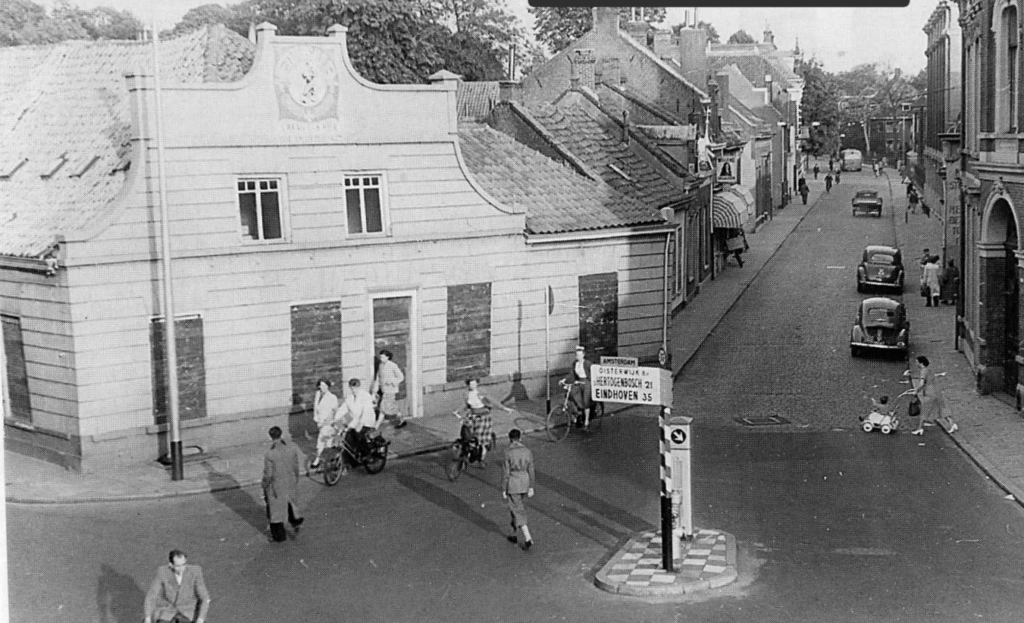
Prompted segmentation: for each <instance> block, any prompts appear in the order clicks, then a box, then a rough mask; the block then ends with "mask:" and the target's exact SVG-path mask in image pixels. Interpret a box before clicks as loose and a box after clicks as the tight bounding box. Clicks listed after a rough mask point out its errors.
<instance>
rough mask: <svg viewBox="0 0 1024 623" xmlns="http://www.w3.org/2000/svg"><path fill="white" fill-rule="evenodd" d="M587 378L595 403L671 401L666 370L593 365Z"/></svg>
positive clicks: (669, 402)
mask: <svg viewBox="0 0 1024 623" xmlns="http://www.w3.org/2000/svg"><path fill="white" fill-rule="evenodd" d="M590 378H591V381H590V385H591V398H593V399H594V400H596V401H598V402H625V403H630V404H640V405H668V404H671V396H672V375H671V373H670V372H669V371H668V370H662V369H661V368H641V367H633V366H600V365H594V366H591V367H590Z"/></svg>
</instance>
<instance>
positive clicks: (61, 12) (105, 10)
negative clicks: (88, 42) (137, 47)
mask: <svg viewBox="0 0 1024 623" xmlns="http://www.w3.org/2000/svg"><path fill="white" fill-rule="evenodd" d="M53 19H54V20H59V21H65V22H69V23H73V24H77V25H78V26H80V27H81V28H82V30H83V31H84V32H85V34H86V38H88V39H122V40H124V39H128V40H132V39H137V38H138V37H139V34H140V33H141V32H142V31H143V30H145V26H144V25H143V23H142V21H140V20H139V18H138V17H136V16H135V15H134V14H133V13H132V12H131V11H127V10H125V11H118V10H117V9H112V8H110V7H105V6H101V7H96V8H95V9H92V10H88V11H87V10H85V9H80V8H78V7H76V6H74V5H72V4H70V3H69V2H66V1H63V2H58V3H57V4H56V5H55V6H54V8H53Z"/></svg>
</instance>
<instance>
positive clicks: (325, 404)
mask: <svg viewBox="0 0 1024 623" xmlns="http://www.w3.org/2000/svg"><path fill="white" fill-rule="evenodd" d="M337 411H338V397H337V396H335V395H334V394H332V393H331V382H330V381H328V380H327V379H324V378H322V379H320V380H318V381H317V382H316V396H314V397H313V421H314V422H316V426H317V429H319V431H320V432H319V434H317V437H316V458H315V459H313V462H312V463H310V465H309V468H310V469H317V468H319V467H320V457H321V455H323V453H324V449H325V448H327V445H328V444H329V443H330V442H331V439H332V438H333V437H334V435H336V434H337V432H338V431H337V430H336V429H335V427H334V417H335V414H336V413H337Z"/></svg>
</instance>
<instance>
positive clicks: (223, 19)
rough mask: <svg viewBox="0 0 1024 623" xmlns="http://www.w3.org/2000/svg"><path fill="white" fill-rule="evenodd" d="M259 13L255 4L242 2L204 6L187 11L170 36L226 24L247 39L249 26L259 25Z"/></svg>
mask: <svg viewBox="0 0 1024 623" xmlns="http://www.w3.org/2000/svg"><path fill="white" fill-rule="evenodd" d="M257 12H258V11H257V7H256V3H254V2H242V3H240V4H229V5H227V6H222V5H219V4H204V5H201V6H197V7H195V8H192V9H189V10H188V11H186V12H185V14H184V15H183V16H182V17H181V21H179V22H178V23H177V24H175V26H174V28H173V29H172V30H171V31H170V32H169V33H168V34H170V35H180V34H184V33H187V32H192V31H193V30H199V29H200V28H202V27H203V26H207V25H212V24H224V25H225V26H226V27H227V28H230V29H231V30H233V31H235V32H237V33H238V34H240V35H242V36H243V37H246V36H248V35H249V24H251V23H257Z"/></svg>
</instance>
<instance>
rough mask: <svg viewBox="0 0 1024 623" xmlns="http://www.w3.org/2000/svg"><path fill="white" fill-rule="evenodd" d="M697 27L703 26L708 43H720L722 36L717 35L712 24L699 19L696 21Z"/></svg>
mask: <svg viewBox="0 0 1024 623" xmlns="http://www.w3.org/2000/svg"><path fill="white" fill-rule="evenodd" d="M697 28H703V29H704V32H706V33H707V35H708V42H710V43H721V42H722V38H721V37H720V36H718V31H717V30H715V27H714V26H712V25H711V23H710V22H705V21H704V20H701V21H699V22H697Z"/></svg>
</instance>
